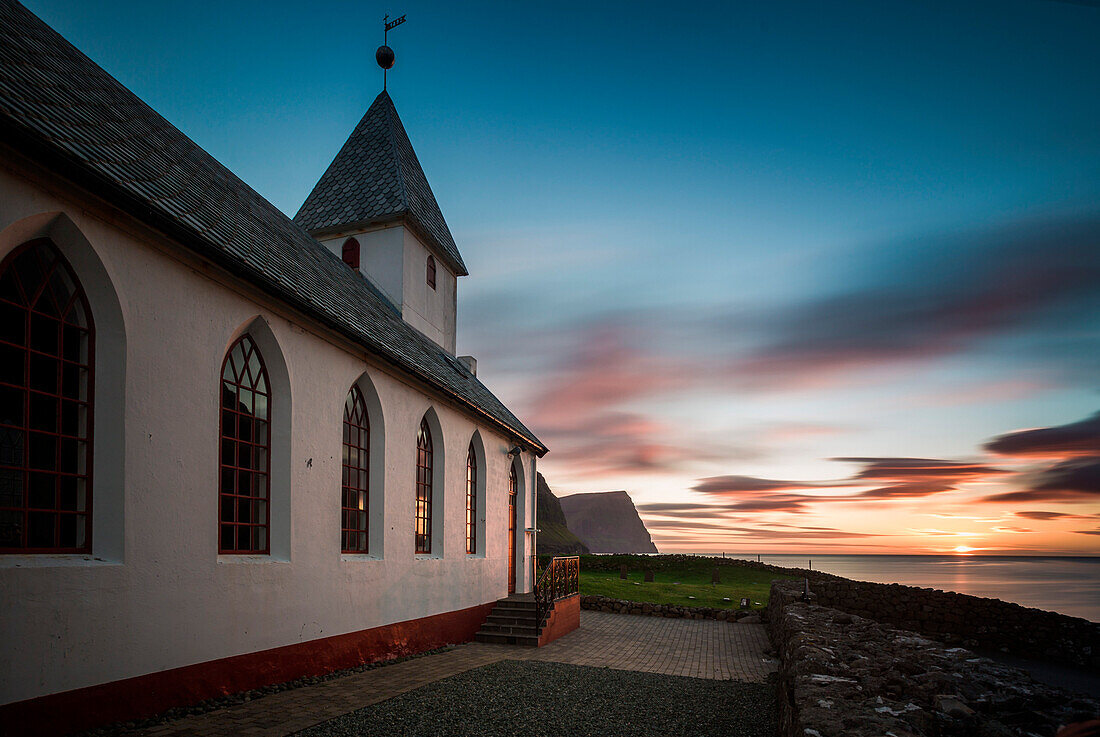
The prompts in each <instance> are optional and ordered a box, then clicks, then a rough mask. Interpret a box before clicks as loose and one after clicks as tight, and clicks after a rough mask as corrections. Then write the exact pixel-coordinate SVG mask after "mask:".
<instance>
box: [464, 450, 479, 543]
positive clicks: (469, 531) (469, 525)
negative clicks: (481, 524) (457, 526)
mask: <svg viewBox="0 0 1100 737" xmlns="http://www.w3.org/2000/svg"><path fill="white" fill-rule="evenodd" d="M466 552H467V553H476V552H477V455H476V454H475V453H474V444H473V443H470V452H468V453H467V454H466Z"/></svg>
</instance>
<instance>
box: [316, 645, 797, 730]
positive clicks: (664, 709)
mask: <svg viewBox="0 0 1100 737" xmlns="http://www.w3.org/2000/svg"><path fill="white" fill-rule="evenodd" d="M775 701H776V695H775V689H774V687H773V686H771V685H770V684H761V683H738V682H735V681H717V680H704V679H700V678H684V677H681V676H666V675H658V674H654V673H637V672H632V671H621V670H612V669H610V668H593V667H588V666H579V665H565V664H563V663H541V662H533V661H516V660H505V661H502V662H499V663H494V664H492V665H486V666H483V667H481V668H475V669H474V670H470V671H467V672H465V673H461V674H459V675H456V676H451V677H450V678H446V679H444V680H441V681H437V682H436V683H432V684H430V685H427V686H424V687H422V688H418V689H416V690H415V691H410V692H408V693H405V694H402V695H401V696H397V697H395V698H392V699H390V700H388V701H383V702H381V703H378V704H375V705H373V706H368V707H366V708H365V709H360V710H359V711H354V712H351V713H350V714H345V715H344V716H342V717H338V718H336V719H333V720H332V721H329V722H324V723H322V724H318V725H316V726H314V727H311V728H309V729H307V730H304V731H302V732H299V733H298V736H299V737H352V736H353V735H354V736H355V737H371V736H373V735H378V736H379V737H381V736H382V735H385V736H386V737H390V736H391V735H405V736H407V737H414V736H417V735H423V736H424V737H437V736H442V735H471V736H473V735H478V736H482V737H492V736H496V735H499V736H500V737H512V736H513V735H524V736H525V737H528V736H529V737H538V736H539V735H546V736H547V737H549V736H551V735H554V736H556V735H592V736H593V737H613V736H614V735H654V737H656V736H658V735H660V736H662V737H664V736H666V735H712V734H713V735H725V736H728V737H774V735H775V733H776V730H777V724H776V703H775Z"/></svg>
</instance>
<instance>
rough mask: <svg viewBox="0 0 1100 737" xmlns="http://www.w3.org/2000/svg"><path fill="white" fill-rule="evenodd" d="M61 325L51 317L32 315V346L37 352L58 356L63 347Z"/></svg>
mask: <svg viewBox="0 0 1100 737" xmlns="http://www.w3.org/2000/svg"><path fill="white" fill-rule="evenodd" d="M60 340H61V323H60V322H58V321H57V320H54V319H51V318H49V317H43V316H42V315H39V314H36V313H31V340H30V346H31V348H33V349H34V350H36V351H41V352H43V353H49V354H50V355H54V356H56V355H58V346H60V345H61V343H60Z"/></svg>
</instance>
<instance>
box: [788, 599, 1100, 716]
mask: <svg viewBox="0 0 1100 737" xmlns="http://www.w3.org/2000/svg"><path fill="white" fill-rule="evenodd" d="M801 593H802V586H801V585H800V584H799V583H798V582H788V581H777V582H775V583H774V584H773V585H772V591H771V600H770V602H769V616H768V627H769V631H770V634H771V638H772V644H773V645H774V647H775V648H776V650H777V651H778V654H779V658H780V669H779V678H778V688H779V699H780V703H779V711H780V731H779V734H780V735H781V737H841V736H842V735H843V736H844V737H870V736H871V735H875V736H876V737H881V735H887V734H893V735H896V736H897V737H902V736H903V735H906V736H908V737H964V736H965V737H970V736H971V735H978V736H979V737H1010V736H1012V735H1020V736H1023V735H1036V736H1038V737H1053V735H1054V734H1055V732H1056V731H1057V730H1058V729H1059V727H1060V726H1062V725H1065V724H1069V723H1072V722H1078V721H1084V720H1087V719H1095V718H1097V717H1098V716H1100V703H1098V702H1097V701H1095V700H1092V699H1088V698H1085V697H1083V696H1077V695H1073V694H1070V693H1067V692H1065V691H1061V690H1059V689H1055V688H1051V687H1048V686H1046V685H1043V684H1039V683H1036V682H1035V681H1033V680H1032V679H1031V678H1030V676H1028V675H1027V674H1026V673H1024V672H1023V671H1019V670H1016V669H1014V668H1010V667H1007V666H1002V665H998V664H996V663H994V662H993V661H991V660H988V659H986V658H980V657H976V656H975V655H974V654H973V653H971V652H969V651H967V650H965V649H963V648H947V647H945V646H944V645H942V644H940V643H936V642H933V641H932V640H929V639H926V638H923V637H921V636H919V635H917V634H915V633H913V632H907V631H903V630H899V629H895V628H893V627H891V626H889V625H887V624H883V623H880V622H876V621H874V620H871V619H867V618H864V617H861V616H858V615H853V614H850V613H848V612H842V611H839V610H837V609H831V608H827V607H823V606H820V605H818V604H816V603H814V600H815V599H816V598H817V597H816V596H814V595H813V594H811V596H810V601H809V602H803V601H800V594H801Z"/></svg>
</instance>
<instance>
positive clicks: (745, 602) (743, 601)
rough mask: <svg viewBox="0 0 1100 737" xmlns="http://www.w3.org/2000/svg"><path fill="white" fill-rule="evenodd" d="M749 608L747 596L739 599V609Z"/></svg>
mask: <svg viewBox="0 0 1100 737" xmlns="http://www.w3.org/2000/svg"><path fill="white" fill-rule="evenodd" d="M749 606H750V604H749V598H748V597H747V596H743V597H741V608H742V609H748V608H749Z"/></svg>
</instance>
